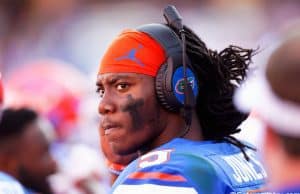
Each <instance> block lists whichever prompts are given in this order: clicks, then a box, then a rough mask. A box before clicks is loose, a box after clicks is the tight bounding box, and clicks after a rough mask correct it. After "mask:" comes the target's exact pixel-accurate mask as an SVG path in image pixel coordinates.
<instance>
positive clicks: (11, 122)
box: [0, 108, 56, 194]
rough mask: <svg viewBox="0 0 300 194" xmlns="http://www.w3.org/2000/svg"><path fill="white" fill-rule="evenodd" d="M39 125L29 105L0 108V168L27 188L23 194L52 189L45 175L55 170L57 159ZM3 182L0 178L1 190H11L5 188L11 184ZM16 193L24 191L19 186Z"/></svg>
mask: <svg viewBox="0 0 300 194" xmlns="http://www.w3.org/2000/svg"><path fill="white" fill-rule="evenodd" d="M41 127H42V126H41V124H40V120H39V117H38V115H37V113H36V112H34V111H32V110H30V109H27V108H21V109H12V108H7V109H4V110H3V112H2V119H1V122H0V171H1V173H5V174H6V175H9V176H11V177H13V178H12V179H17V180H18V181H19V182H20V183H21V184H22V185H23V186H24V187H25V188H26V191H25V193H26V194H31V193H43V194H50V193H52V191H51V188H50V185H49V183H48V182H47V177H48V176H49V175H51V174H53V173H55V172H56V163H55V161H54V160H53V158H52V157H51V155H50V153H49V142H48V140H47V138H46V134H44V132H43V131H42V129H41ZM0 175H1V174H0ZM5 186H6V185H5V184H4V183H1V181H0V191H2V190H3V191H6V192H8V191H10V190H5V189H10V188H11V187H10V186H7V187H8V188H7V187H6V188H5ZM1 189H2V190H1ZM4 193H5V192H4ZM18 193H24V192H21V191H20V189H19V192H18Z"/></svg>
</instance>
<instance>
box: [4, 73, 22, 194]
mask: <svg viewBox="0 0 300 194" xmlns="http://www.w3.org/2000/svg"><path fill="white" fill-rule="evenodd" d="M3 101H4V90H3V85H2V80H1V73H0V121H1V117H2V111H3V108H2V107H3ZM0 144H1V142H0ZM3 158H4V157H3V152H2V144H1V147H0V193H14V194H25V190H24V188H23V187H22V186H21V184H20V183H19V182H18V181H17V180H16V179H15V178H13V177H12V176H11V175H9V174H8V173H7V172H6V171H4V170H3ZM6 165H7V164H6Z"/></svg>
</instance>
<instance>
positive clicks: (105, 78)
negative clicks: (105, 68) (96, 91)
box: [96, 74, 137, 86]
mask: <svg viewBox="0 0 300 194" xmlns="http://www.w3.org/2000/svg"><path fill="white" fill-rule="evenodd" d="M120 79H124V80H125V79H126V80H130V79H137V78H136V77H133V76H130V75H122V74H118V75H109V76H98V80H97V82H96V85H97V86H99V85H102V84H103V82H106V83H107V84H109V85H111V84H114V83H116V82H117V81H118V80H120Z"/></svg>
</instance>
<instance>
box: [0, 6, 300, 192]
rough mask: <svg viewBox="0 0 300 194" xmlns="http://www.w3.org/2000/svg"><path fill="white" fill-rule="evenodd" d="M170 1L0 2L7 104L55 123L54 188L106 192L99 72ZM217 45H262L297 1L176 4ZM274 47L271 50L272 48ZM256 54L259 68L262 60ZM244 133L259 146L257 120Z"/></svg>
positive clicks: (291, 18) (293, 12) (291, 17)
mask: <svg viewBox="0 0 300 194" xmlns="http://www.w3.org/2000/svg"><path fill="white" fill-rule="evenodd" d="M168 3H169V1H164V0H160V1H158V0H155V1H138V0H136V1H134V0H128V1H118V0H113V1H103V0H102V1H100V0H63V1H61V0H42V1H41V0H0V72H1V74H2V80H3V82H4V88H5V99H4V107H24V106H27V107H30V108H32V109H33V110H35V111H37V112H38V114H40V115H41V116H42V117H44V118H46V119H47V120H49V123H48V124H49V126H51V127H48V128H47V129H48V130H50V131H52V132H51V133H52V134H53V138H52V139H51V145H50V152H51V154H52V155H53V157H54V159H55V160H56V161H57V164H58V171H57V172H56V173H55V174H53V175H51V177H50V178H49V181H50V183H51V187H52V188H53V190H54V192H55V193H58V194H63V193H72V194H88V193H99V194H101V193H106V192H107V190H108V188H109V178H108V175H107V174H108V172H107V169H106V165H105V159H104V158H103V153H101V151H100V143H99V135H98V130H97V129H98V115H97V97H96V92H95V90H96V86H95V79H96V76H95V75H96V71H97V68H98V64H99V59H100V58H101V57H102V55H103V53H104V50H105V48H106V47H107V45H108V43H109V42H110V41H111V40H112V39H113V37H115V35H116V34H117V33H119V31H120V30H121V29H123V28H125V27H126V28H129V27H135V26H137V25H140V24H142V23H149V22H153V21H156V22H163V21H162V19H161V18H162V17H161V10H162V8H163V7H164V6H165V5H166V4H168ZM172 4H174V5H176V6H177V8H178V9H179V10H181V13H182V15H184V16H185V17H184V20H185V21H184V22H185V23H186V24H187V25H188V26H190V27H191V28H193V29H194V30H195V31H196V32H197V33H198V34H199V36H200V37H201V38H202V39H203V40H205V42H207V44H208V45H209V46H210V47H212V48H217V49H222V48H223V47H224V45H227V44H228V43H235V44H239V45H242V46H246V47H252V48H258V49H259V50H260V52H261V55H260V57H261V56H264V55H267V53H264V51H265V50H267V48H269V47H270V46H271V45H272V43H273V41H275V40H276V39H277V34H278V33H279V32H280V31H281V30H282V29H284V28H286V27H288V26H289V25H290V24H292V23H295V22H298V18H300V12H299V9H300V2H299V1H297V0H286V1H280V0H243V1H239V0H202V1H192V0H186V1H179V0H178V1H173V2H172ZM266 52H267V51H266ZM260 57H257V58H255V60H256V61H255V63H253V64H254V65H260V64H261V63H263V59H261V58H260ZM253 126H256V127H254V128H255V129H257V130H255V129H254V130H251V131H250V130H244V131H243V133H242V135H241V136H248V137H249V136H250V137H251V138H250V140H252V141H253V142H254V143H255V144H259V143H260V140H259V138H258V136H259V133H260V132H259V130H258V129H259V128H260V124H259V123H257V121H256V119H255V116H253V117H251V118H250V120H249V121H248V124H246V125H245V128H246V129H247V128H248V127H249V128H253Z"/></svg>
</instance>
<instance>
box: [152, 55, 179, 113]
mask: <svg viewBox="0 0 300 194" xmlns="http://www.w3.org/2000/svg"><path fill="white" fill-rule="evenodd" d="M173 69H174V68H173V63H172V58H169V59H168V62H167V63H164V64H163V65H161V67H160V68H159V70H158V73H157V75H156V78H155V91H156V96H157V98H158V101H159V102H160V104H161V105H162V106H163V107H164V108H165V109H166V110H168V111H171V112H178V111H179V110H180V108H181V104H180V102H178V101H177V100H176V97H175V96H174V89H173V87H172V77H173Z"/></svg>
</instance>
